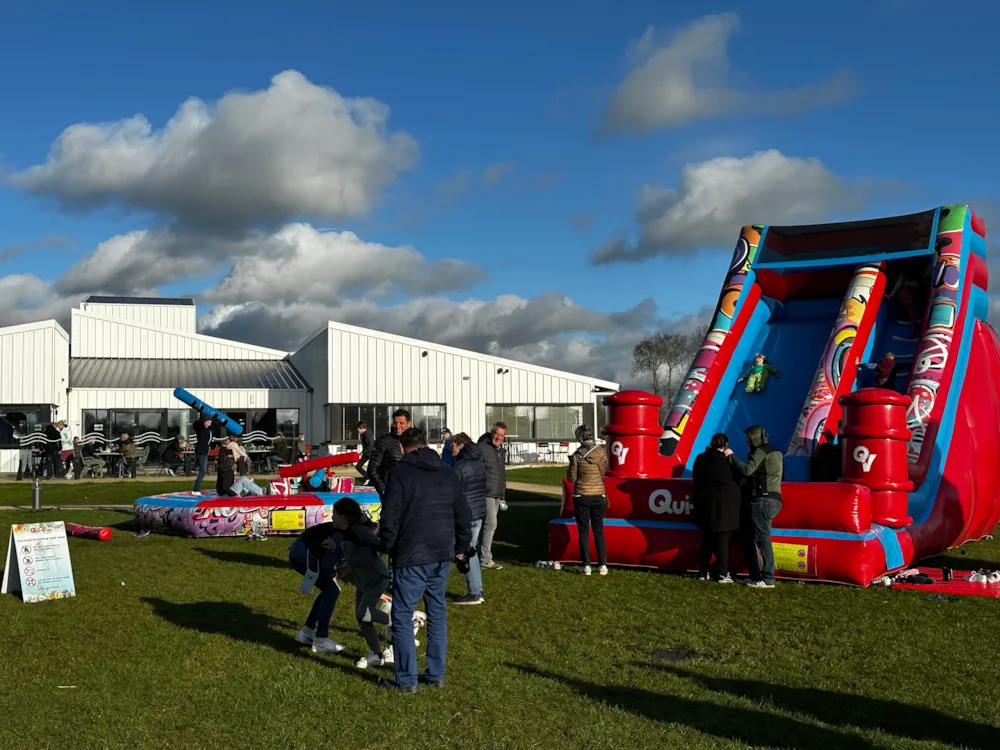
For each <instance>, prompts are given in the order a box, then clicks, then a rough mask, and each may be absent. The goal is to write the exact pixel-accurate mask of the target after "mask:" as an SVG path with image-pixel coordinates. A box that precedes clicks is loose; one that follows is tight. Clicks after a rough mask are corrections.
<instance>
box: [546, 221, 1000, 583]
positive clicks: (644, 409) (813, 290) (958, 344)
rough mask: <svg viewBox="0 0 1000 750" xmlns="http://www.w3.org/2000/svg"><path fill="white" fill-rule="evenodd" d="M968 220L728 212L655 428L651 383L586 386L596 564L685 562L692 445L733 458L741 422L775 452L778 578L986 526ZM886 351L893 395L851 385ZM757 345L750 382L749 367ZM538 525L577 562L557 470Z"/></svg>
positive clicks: (903, 558) (972, 233) (852, 563)
mask: <svg viewBox="0 0 1000 750" xmlns="http://www.w3.org/2000/svg"><path fill="white" fill-rule="evenodd" d="M985 236H986V228H985V225H984V222H983V221H982V220H981V219H980V218H979V217H977V216H976V215H975V214H974V213H973V212H972V211H971V210H970V209H969V208H968V207H966V206H945V207H942V208H938V209H935V210H932V211H926V212H923V213H919V214H911V215H907V216H899V217H893V218H888V219H877V220H872V221H859V222H850V223H842V224H827V225H816V226H802V227H769V226H747V227H744V228H743V231H742V232H741V234H740V238H739V241H738V243H737V246H736V252H735V254H734V256H733V260H732V263H731V264H730V267H729V272H728V274H727V276H726V281H725V284H724V285H723V289H722V294H721V296H720V299H719V303H718V306H717V308H716V311H715V315H714V318H713V322H712V326H711V330H710V331H709V333H708V334H707V336H706V338H705V342H704V344H703V345H702V347H701V348H700V350H699V351H698V353H697V355H696V356H695V359H694V362H693V363H692V366H691V369H690V370H689V371H688V373H687V376H686V378H685V380H684V382H683V384H682V386H681V388H680V390H679V392H678V394H677V397H676V398H675V400H674V403H673V405H672V407H671V409H670V411H669V413H668V415H667V417H666V421H665V423H664V425H663V426H662V427H661V426H660V425H659V424H658V422H659V409H660V406H661V405H662V402H661V399H659V398H658V397H656V396H653V395H651V394H648V393H643V392H640V391H625V392H621V393H617V394H614V395H612V396H609V397H607V398H606V399H605V404H606V405H607V407H608V420H607V428H606V429H607V443H608V451H609V459H610V467H611V468H610V470H609V472H608V476H607V479H606V482H605V483H606V487H607V490H608V500H609V507H608V509H607V512H606V514H605V518H606V520H605V535H606V538H607V544H608V559H609V562H611V563H612V564H620V565H638V566H652V567H659V568H666V569H672V570H691V569H694V568H696V567H697V555H698V547H699V542H700V533H699V532H698V530H697V528H696V527H695V525H694V507H693V504H692V500H691V490H692V480H691V478H690V477H691V467H692V465H693V463H694V459H695V457H696V456H697V455H698V454H699V453H700V452H701V451H703V450H704V449H705V448H706V446H707V445H708V443H709V441H710V440H711V437H712V435H714V434H715V433H719V432H722V433H725V434H727V435H728V436H729V439H730V444H731V447H732V448H733V450H734V451H735V452H736V454H737V455H738V456H739V457H740V458H744V459H745V457H746V453H747V448H746V447H745V442H744V439H743V433H744V431H745V430H746V428H748V427H749V426H751V425H754V424H759V425H761V426H763V427H764V428H765V430H766V431H767V432H768V435H769V438H770V442H771V443H772V444H773V445H774V446H775V447H777V448H778V449H779V450H782V451H784V453H785V460H784V467H785V468H784V482H783V485H782V500H783V503H782V508H781V512H780V513H779V514H778V516H777V517H776V518H775V519H774V522H773V529H774V530H773V541H774V550H775V561H776V569H777V574H778V575H779V576H781V577H786V578H801V579H814V580H826V581H834V582H842V583H850V584H857V585H868V584H869V583H870V582H871V580H872V579H873V578H875V577H877V576H879V575H881V574H882V573H884V572H887V571H892V570H897V569H900V568H903V567H906V566H908V565H909V564H911V563H913V562H915V561H917V560H919V559H921V558H924V557H928V556H931V555H934V554H937V553H939V552H941V551H943V550H945V549H948V548H949V547H953V546H957V545H960V544H962V543H964V542H966V541H969V540H974V539H979V538H982V537H983V536H984V535H986V534H988V533H990V531H991V530H992V529H993V527H994V526H995V525H996V524H997V522H998V520H1000V502H998V500H1000V498H998V496H1000V470H998V461H997V458H996V457H997V456H998V455H1000V403H998V389H997V386H996V383H1000V342H998V340H997V336H996V333H995V332H994V331H993V329H992V328H991V327H990V326H989V324H988V323H987V322H986V317H987V312H988V303H987V297H986V290H987V283H988V275H987V267H986V241H985ZM888 353H892V354H893V355H894V357H895V373H896V376H897V391H898V392H893V391H891V390H888V389H885V388H873V387H868V386H872V385H874V377H875V372H873V371H872V370H873V369H874V368H875V364H876V363H878V362H879V360H881V359H882V358H883V357H884V356H885V355H886V354H888ZM758 354H763V355H764V356H765V360H764V362H765V363H766V365H767V368H766V373H767V376H766V377H765V378H763V379H762V378H759V377H748V376H751V375H753V369H752V368H753V366H754V365H755V364H759V362H760V360H758V359H757V355H758ZM862 365H865V366H862ZM757 369H758V370H760V368H759V367H758V368H757ZM838 434H839V437H837V436H838ZM833 442H836V443H837V445H835V446H831V445H830V444H831V443H833ZM824 454H825V455H831V454H832V455H833V456H834V457H835V463H837V462H838V459H836V456H837V455H838V454H839V467H838V466H836V465H835V467H834V474H835V476H833V477H827V476H823V477H820V476H819V475H818V469H817V467H818V466H819V465H820V461H819V457H820V456H821V455H824ZM837 468H839V472H838V471H836V469H837ZM814 478H817V479H819V478H822V479H825V480H827V481H813V480H814ZM831 479H832V480H833V481H829V480H831ZM549 531H550V534H549V536H550V554H551V556H552V559H553V560H565V561H574V560H579V559H580V552H579V548H578V542H577V534H576V529H575V528H574V523H573V511H572V492H571V488H570V487H569V486H568V485H567V486H566V487H565V488H564V503H563V512H562V513H561V517H560V518H558V519H556V520H554V521H553V522H552V523H551V524H550V527H549ZM736 547H738V545H737V544H736V543H735V542H734V549H733V551H732V552H733V555H732V560H733V566H732V567H733V569H734V570H738V569H739V567H738V566H739V565H741V564H742V563H743V561H742V556H741V550H738V549H736ZM593 555H594V552H593V551H592V552H591V556H592V559H593ZM744 568H745V566H744Z"/></svg>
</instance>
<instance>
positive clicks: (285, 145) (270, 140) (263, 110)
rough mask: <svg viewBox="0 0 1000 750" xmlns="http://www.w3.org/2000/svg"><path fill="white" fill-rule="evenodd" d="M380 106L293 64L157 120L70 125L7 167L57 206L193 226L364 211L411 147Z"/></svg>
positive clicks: (406, 164) (412, 159) (413, 155)
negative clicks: (25, 160) (139, 214)
mask: <svg viewBox="0 0 1000 750" xmlns="http://www.w3.org/2000/svg"><path fill="white" fill-rule="evenodd" d="M388 117H389V109H388V107H386V106H385V105H384V104H382V103H380V102H378V101H375V100H374V99H361V98H345V97H342V96H341V95H340V94H338V93H337V92H336V91H334V90H332V89H329V88H325V87H322V86H317V85H315V84H313V83H310V82H309V81H308V80H307V79H306V78H305V77H304V76H303V75H302V74H301V73H298V72H296V71H293V70H289V71H285V72H283V73H280V74H278V75H276V76H275V77H274V78H273V79H272V80H271V85H270V87H269V88H267V89H265V90H263V91H254V92H250V93H242V92H230V93H228V94H226V95H225V96H223V97H222V99H220V100H219V101H218V103H217V104H215V105H214V106H212V105H209V104H206V103H205V102H203V101H201V100H200V99H194V98H192V99H189V100H188V101H186V102H185V103H184V104H183V105H181V107H180V108H179V109H178V111H177V113H176V114H175V115H174V116H173V118H172V119H171V120H170V121H169V122H168V123H167V125H166V126H165V127H164V128H163V129H161V130H154V129H153V127H152V125H151V124H150V122H149V120H147V119H146V118H145V117H144V116H143V115H135V116H134V117H131V118H128V119H126V120H120V121H118V122H112V123H97V124H94V123H80V124H77V125H72V126H70V127H68V128H66V130H64V131H63V133H62V134H61V135H60V136H59V138H58V139H57V140H56V142H55V143H54V144H53V146H52V148H51V151H50V153H49V156H48V160H47V161H46V162H45V163H44V164H40V165H37V166H33V167H30V168H28V169H26V170H24V171H22V172H17V173H15V174H13V175H11V176H9V178H8V180H9V182H10V183H12V184H13V185H15V186H17V187H21V188H24V189H25V190H28V191H30V192H32V193H34V194H36V195H41V196H52V197H55V198H56V199H57V200H58V201H59V202H60V204H62V205H64V206H65V207H69V208H77V209H80V208H82V209H88V208H94V207H100V206H120V207H123V208H125V209H135V210H140V211H149V212H152V213H154V214H158V215H161V216H166V217H169V218H173V219H176V221H177V222H178V223H180V224H181V225H183V226H186V227H194V228H197V229H200V230H218V229H224V230H243V229H246V228H247V227H251V226H256V225H261V224H275V223H280V222H282V221H286V220H288V219H291V218H294V217H298V216H309V217H314V218H323V219H345V218H355V217H360V216H364V215H365V214H367V213H368V212H369V211H370V210H371V209H372V207H373V206H374V205H375V204H376V202H377V201H378V200H379V197H380V194H381V192H382V190H383V189H384V188H385V187H386V186H387V185H389V184H390V183H392V182H393V181H394V180H395V178H396V177H397V175H398V174H399V172H401V171H404V170H406V169H409V168H410V167H412V166H413V165H414V164H415V163H416V161H417V158H418V150H419V149H418V146H417V143H416V141H415V140H414V139H413V138H411V137H410V136H409V135H407V134H405V133H402V132H394V133H391V132H389V130H388V126H387V121H388Z"/></svg>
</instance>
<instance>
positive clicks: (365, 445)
mask: <svg viewBox="0 0 1000 750" xmlns="http://www.w3.org/2000/svg"><path fill="white" fill-rule="evenodd" d="M355 429H356V430H357V431H358V441H359V442H360V443H361V458H359V459H358V462H357V463H356V464H354V470H355V471H356V472H358V474H360V475H361V481H362V483H363V484H366V485H368V484H371V481H370V480H369V478H368V472H367V471H365V466H366V465H367V464H368V462H369V461H370V460H371V457H372V445H373V444H374V442H375V441H374V439H373V438H372V434H371V433H370V432H368V425H367V424H365V423H364V422H358V424H357V427H355Z"/></svg>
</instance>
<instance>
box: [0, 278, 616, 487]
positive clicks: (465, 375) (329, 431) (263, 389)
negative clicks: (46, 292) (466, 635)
mask: <svg viewBox="0 0 1000 750" xmlns="http://www.w3.org/2000/svg"><path fill="white" fill-rule="evenodd" d="M70 329H71V335H67V334H66V332H65V331H64V330H63V329H62V328H61V327H60V326H59V325H58V324H57V323H56V322H55V321H43V322H41V323H33V324H29V325H22V326H13V327H10V328H0V472H8V473H9V472H14V471H16V470H17V458H18V456H17V450H16V449H17V441H16V439H14V437H13V433H14V432H15V431H16V432H18V433H20V434H23V433H25V432H28V433H30V432H31V431H33V430H35V429H37V428H38V426H41V425H44V424H45V423H46V422H48V421H54V420H56V419H57V418H61V419H65V420H66V421H67V422H68V423H69V425H70V428H71V429H72V430H73V433H74V435H80V436H83V435H94V434H99V435H101V436H103V437H105V438H111V437H112V436H117V435H119V434H121V433H122V432H128V433H130V434H132V435H136V434H139V435H143V434H158V435H161V436H162V437H164V438H167V437H172V436H174V435H186V434H187V431H188V426H189V424H190V422H191V421H192V416H193V415H192V413H191V412H190V410H189V409H187V408H186V407H185V406H184V405H183V404H182V403H181V402H179V401H178V400H177V399H175V398H174V397H173V389H174V388H175V387H177V386H180V387H183V388H186V389H187V390H189V391H191V393H193V394H194V395H195V396H197V397H199V398H201V399H202V400H204V401H205V402H206V403H208V404H211V405H212V406H214V407H216V408H218V409H221V410H222V411H224V412H226V413H227V414H228V415H229V416H231V417H234V418H236V419H238V420H239V421H240V422H242V423H243V424H244V429H245V430H246V431H247V432H250V431H260V432H264V433H266V434H267V435H268V436H271V437H273V436H275V435H277V434H278V433H281V434H284V435H285V436H287V437H292V436H294V435H296V434H298V432H304V433H305V435H306V441H307V443H310V444H311V445H313V446H315V447H316V450H318V451H320V452H324V453H325V452H326V451H327V450H335V451H336V450H341V449H344V448H347V447H350V448H353V446H354V445H356V443H357V432H356V430H355V426H356V425H357V423H358V422H359V421H365V422H367V423H368V424H369V425H370V426H371V427H372V429H373V430H374V431H375V432H376V433H382V432H383V431H385V430H386V428H387V427H388V424H389V419H390V415H391V413H392V411H393V410H394V409H396V408H400V407H403V408H407V409H409V410H410V411H411V413H412V414H413V418H414V422H415V423H416V424H417V425H418V426H420V427H422V428H423V429H424V430H425V431H426V433H427V435H428V438H429V439H430V440H431V441H432V442H433V441H436V440H438V439H439V438H440V433H441V430H442V429H443V428H445V427H449V428H450V429H451V430H452V431H453V432H456V433H457V432H467V433H469V435H471V436H472V437H473V439H475V438H478V437H479V435H480V434H482V433H483V432H484V431H485V430H486V429H487V428H488V426H489V425H491V424H492V423H494V422H497V421H503V422H506V423H507V425H508V436H509V441H510V443H511V446H510V452H511V454H512V458H513V460H515V461H517V460H535V458H536V456H537V457H538V458H540V459H541V460H552V459H555V460H558V458H559V457H560V455H564V454H565V453H566V452H567V451H568V449H569V447H570V446H569V443H571V442H572V438H573V430H574V428H575V427H576V425H578V424H581V423H587V424H590V425H592V426H595V425H596V423H597V420H598V414H597V404H598V403H599V399H600V398H601V397H603V396H604V395H606V394H607V393H609V392H613V391H616V390H617V389H618V384H617V383H611V382H608V381H604V380H598V379H595V378H588V377H583V376H580V375H573V374H571V373H566V372H560V371H558V370H551V369H548V368H544V367H536V366H534V365H529V364H524V363H521V362H514V361H512V360H508V359H503V358H500V357H493V356H488V355H483V354H478V353H475V352H470V351H465V350H462V349H456V348H453V347H447V346H439V345H437V344H432V343H429V342H424V341H418V340H416V339H410V338H405V337H402V336H395V335H392V334H387V333H382V332H380V331H373V330H369V329H365V328H358V327H355V326H350V325H345V324H342V323H334V322H332V321H331V322H330V323H328V324H327V326H326V327H325V328H324V329H323V330H322V331H320V332H319V333H317V334H316V335H315V336H313V337H312V338H310V339H309V340H308V341H306V342H305V343H304V344H303V345H302V346H301V347H300V348H299V349H298V350H297V351H296V352H294V353H291V354H290V353H287V352H282V351H277V350H274V349H266V348H264V347H259V346H252V345H250V344H243V343H240V342H235V341H228V340H225V339H220V338H215V337H212V336H205V335H202V334H199V333H196V331H195V306H194V302H193V301H192V300H190V299H166V298H122V297H89V298H88V299H87V300H86V301H85V302H83V303H82V304H81V305H80V309H79V310H73V311H72V324H71V327H70ZM154 451H155V448H154Z"/></svg>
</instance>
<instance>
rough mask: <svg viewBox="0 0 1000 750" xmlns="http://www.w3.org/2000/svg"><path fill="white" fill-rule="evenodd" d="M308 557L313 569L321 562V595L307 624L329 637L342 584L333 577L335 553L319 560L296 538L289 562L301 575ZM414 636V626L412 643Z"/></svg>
mask: <svg viewBox="0 0 1000 750" xmlns="http://www.w3.org/2000/svg"><path fill="white" fill-rule="evenodd" d="M307 557H308V565H309V567H310V568H312V569H313V570H316V565H317V563H318V564H319V578H317V579H316V588H318V589H319V596H317V597H316V600H315V601H314V602H313V605H312V608H311V609H310V610H309V615H308V616H307V617H306V622H305V626H306V627H307V628H312V629H313V630H315V631H316V637H317V638H329V637H330V620H331V619H332V618H333V610H334V608H335V607H336V606H337V597H339V596H340V585H339V584H338V583H337V581H336V580H334V577H333V576H334V573H335V572H336V566H335V565H334V555H332V554H330V553H327V554H326V555H325V556H324V557H323V558H322V559H320V560H317V559H316V558H315V557H313V556H311V555H308V550H307V549H306V545H305V543H304V542H303V541H302V540H301V539H296V540H295V541H294V542H293V543H292V546H291V547H289V548H288V562H289V563H290V564H291V566H292V568H293V569H294V570H295V572H296V573H298V574H299V575H302V576H304V575H305V574H306V564H307ZM412 637H413V628H410V638H411V644H412ZM414 650H415V649H414Z"/></svg>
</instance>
